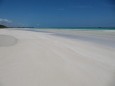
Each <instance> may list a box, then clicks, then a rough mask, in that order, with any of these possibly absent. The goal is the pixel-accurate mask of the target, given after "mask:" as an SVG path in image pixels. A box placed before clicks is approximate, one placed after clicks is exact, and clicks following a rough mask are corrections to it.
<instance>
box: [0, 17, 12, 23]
mask: <svg viewBox="0 0 115 86" xmlns="http://www.w3.org/2000/svg"><path fill="white" fill-rule="evenodd" d="M0 22H1V23H11V22H12V21H10V20H8V19H4V18H0Z"/></svg>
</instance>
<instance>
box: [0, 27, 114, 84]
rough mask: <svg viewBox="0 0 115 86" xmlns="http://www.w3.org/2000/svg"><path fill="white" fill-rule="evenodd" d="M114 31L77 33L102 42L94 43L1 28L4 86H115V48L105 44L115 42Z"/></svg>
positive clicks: (0, 67)
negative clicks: (107, 41)
mask: <svg viewBox="0 0 115 86" xmlns="http://www.w3.org/2000/svg"><path fill="white" fill-rule="evenodd" d="M52 31H53V30H52ZM110 32H111V33H110ZM110 32H109V31H105V32H104V33H102V34H101V32H99V33H98V32H96V31H95V34H94V33H92V32H90V33H88V32H82V31H79V32H77V33H79V34H78V35H79V36H92V35H93V36H92V38H94V39H95V38H96V40H98V38H99V41H101V40H102V41H101V42H95V41H93V42H92V41H89V40H84V39H82V40H80V39H71V38H67V37H62V36H58V35H55V34H52V33H53V32H52V33H45V32H39V31H38V32H32V31H24V30H12V29H1V30H0V86H115V47H111V46H109V43H106V41H105V40H109V41H111V42H114V41H115V40H114V39H115V38H114V37H115V35H114V34H113V33H114V32H112V31H110ZM77 33H75V32H74V34H77ZM66 34H67V33H66ZM72 34H73V33H72ZM96 34H98V35H96ZM99 34H100V35H99ZM106 34H107V35H106ZM76 36H77V35H76ZM103 40H104V41H103ZM113 44H114V43H113Z"/></svg>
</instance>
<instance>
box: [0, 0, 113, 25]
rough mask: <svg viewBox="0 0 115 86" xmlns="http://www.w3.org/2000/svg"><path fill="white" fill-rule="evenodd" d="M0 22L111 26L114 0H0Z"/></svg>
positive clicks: (11, 23) (10, 23)
mask: <svg viewBox="0 0 115 86" xmlns="http://www.w3.org/2000/svg"><path fill="white" fill-rule="evenodd" d="M0 22H2V23H7V24H9V25H13V26H36V27H37V26H39V27H114V26H115V0H0Z"/></svg>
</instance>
